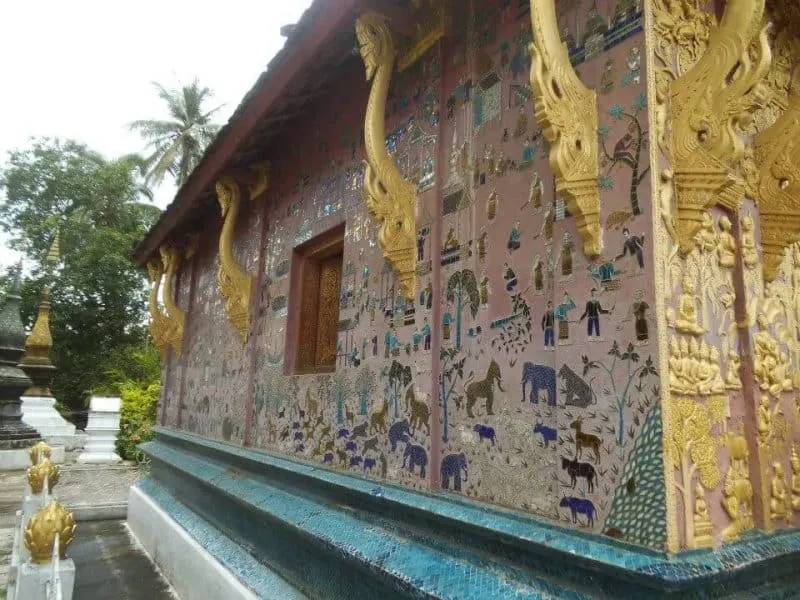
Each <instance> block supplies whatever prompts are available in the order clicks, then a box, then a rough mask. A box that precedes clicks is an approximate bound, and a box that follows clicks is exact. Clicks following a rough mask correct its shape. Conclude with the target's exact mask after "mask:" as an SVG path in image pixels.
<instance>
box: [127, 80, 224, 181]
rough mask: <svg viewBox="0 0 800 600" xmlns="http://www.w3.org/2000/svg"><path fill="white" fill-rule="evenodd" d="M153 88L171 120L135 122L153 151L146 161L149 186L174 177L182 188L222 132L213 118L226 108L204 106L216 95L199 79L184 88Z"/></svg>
mask: <svg viewBox="0 0 800 600" xmlns="http://www.w3.org/2000/svg"><path fill="white" fill-rule="evenodd" d="M153 85H154V86H155V88H156V90H157V92H158V97H159V98H161V100H163V101H164V103H165V104H166V106H167V112H168V113H169V119H168V120H157V119H147V120H140V121H134V122H133V123H131V125H130V128H131V130H133V131H138V132H139V134H140V135H141V136H142V137H143V138H144V139H145V141H147V143H148V144H149V146H150V147H151V148H152V150H153V153H152V154H151V155H150V156H149V157H147V159H146V160H145V164H146V168H147V181H148V183H152V184H154V185H159V184H160V183H161V182H163V181H164V177H166V176H167V175H171V176H172V177H174V178H175V182H176V183H177V184H178V185H179V186H180V185H183V183H184V182H185V181H186V179H187V178H188V177H189V174H190V173H191V172H192V170H193V169H194V168H195V166H197V163H199V162H200V159H201V158H202V156H203V152H205V149H206V146H208V144H209V143H211V140H213V139H214V136H216V134H217V131H219V125H215V124H214V123H212V122H211V118H212V117H213V116H214V114H215V113H216V112H217V111H218V110H219V109H220V108H222V107H221V106H218V107H216V108H213V109H211V110H206V109H205V107H204V106H203V104H204V103H205V102H206V101H207V100H208V99H210V98H211V96H213V92H212V91H211V89H209V88H207V87H201V86H200V84H199V82H198V81H197V80H196V79H195V80H194V81H192V83H190V84H189V85H184V86H182V87H181V88H180V89H171V90H170V89H167V88H165V87H164V86H163V85H161V84H159V83H153Z"/></svg>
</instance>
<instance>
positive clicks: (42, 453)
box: [28, 442, 53, 465]
mask: <svg viewBox="0 0 800 600" xmlns="http://www.w3.org/2000/svg"><path fill="white" fill-rule="evenodd" d="M52 455H53V451H52V450H51V449H50V446H48V445H47V443H46V442H36V443H35V444H34V445H33V446H31V449H30V450H28V458H30V459H31V464H32V465H35V464H36V463H38V462H39V461H40V460H41V459H43V458H50V457H51V456H52Z"/></svg>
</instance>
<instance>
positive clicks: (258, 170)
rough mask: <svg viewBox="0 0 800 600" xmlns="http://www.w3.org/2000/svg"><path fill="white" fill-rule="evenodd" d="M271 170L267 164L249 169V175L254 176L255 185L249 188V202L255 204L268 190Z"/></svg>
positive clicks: (260, 164)
mask: <svg viewBox="0 0 800 600" xmlns="http://www.w3.org/2000/svg"><path fill="white" fill-rule="evenodd" d="M271 168H272V165H271V164H270V163H269V162H263V163H258V164H256V165H253V166H252V167H250V171H251V173H253V174H254V175H255V176H256V181H255V183H253V184H252V185H251V186H250V201H251V202H255V201H256V200H257V199H258V197H259V196H261V194H263V193H264V192H266V191H267V188H269V179H270V172H271Z"/></svg>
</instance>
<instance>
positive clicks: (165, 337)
mask: <svg viewBox="0 0 800 600" xmlns="http://www.w3.org/2000/svg"><path fill="white" fill-rule="evenodd" d="M147 272H148V274H149V275H150V281H151V282H152V286H151V288H150V335H151V336H152V337H153V343H154V344H155V346H156V348H158V349H159V350H160V351H161V354H162V356H163V355H166V352H167V349H168V348H169V317H168V316H167V315H166V314H165V313H164V312H163V311H162V310H161V307H160V306H159V305H158V293H159V290H160V289H161V283H162V281H163V279H164V266H163V263H162V262H161V261H160V260H153V261H151V262H149V263H147Z"/></svg>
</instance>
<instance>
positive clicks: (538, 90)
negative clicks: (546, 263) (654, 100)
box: [530, 0, 603, 257]
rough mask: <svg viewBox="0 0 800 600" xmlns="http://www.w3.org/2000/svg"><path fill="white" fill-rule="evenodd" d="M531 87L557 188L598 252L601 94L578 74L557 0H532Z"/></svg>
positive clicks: (590, 248) (588, 245)
mask: <svg viewBox="0 0 800 600" xmlns="http://www.w3.org/2000/svg"><path fill="white" fill-rule="evenodd" d="M531 23H532V26H533V43H531V45H530V50H531V55H532V57H533V64H532V66H531V87H532V88H533V99H534V107H535V115H536V120H537V121H538V123H539V124H540V125H541V126H542V132H543V133H544V136H545V138H546V139H547V140H548V141H549V142H550V166H551V167H552V169H553V172H554V173H555V176H556V192H558V193H559V194H560V195H561V196H562V197H563V198H564V200H565V201H566V203H567V206H568V207H569V210H570V212H571V213H572V214H573V215H574V216H575V222H576V226H577V228H578V231H579V233H580V234H581V237H582V238H583V252H584V254H586V255H587V256H590V257H594V256H599V255H600V252H601V250H602V247H603V240H602V231H601V228H600V187H599V180H598V177H599V162H598V161H599V151H598V137H597V130H598V126H599V118H598V105H597V93H596V92H595V91H594V90H591V89H589V88H587V87H586V86H585V85H584V84H583V82H581V80H580V79H579V78H578V75H577V73H575V69H573V68H572V64H571V63H570V61H569V52H568V50H567V46H566V45H565V44H564V43H563V42H562V41H561V37H560V35H559V27H558V21H557V19H556V8H555V2H554V0H531Z"/></svg>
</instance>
